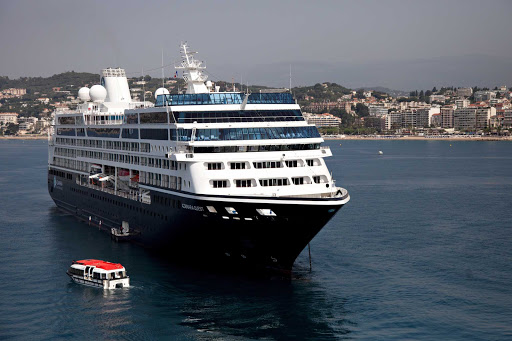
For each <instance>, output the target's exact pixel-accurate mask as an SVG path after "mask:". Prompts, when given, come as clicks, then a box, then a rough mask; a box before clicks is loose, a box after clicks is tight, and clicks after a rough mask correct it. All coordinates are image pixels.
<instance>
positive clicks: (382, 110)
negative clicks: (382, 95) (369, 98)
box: [368, 105, 388, 117]
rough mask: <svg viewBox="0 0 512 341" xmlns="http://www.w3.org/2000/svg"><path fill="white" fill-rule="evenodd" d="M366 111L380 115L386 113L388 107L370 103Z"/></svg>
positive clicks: (372, 114) (373, 114)
mask: <svg viewBox="0 0 512 341" xmlns="http://www.w3.org/2000/svg"><path fill="white" fill-rule="evenodd" d="M368 111H369V113H370V116H376V117H381V116H384V115H387V114H388V108H385V107H383V106H377V105H370V106H369V107H368Z"/></svg>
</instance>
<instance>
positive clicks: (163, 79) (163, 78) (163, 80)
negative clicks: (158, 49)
mask: <svg viewBox="0 0 512 341" xmlns="http://www.w3.org/2000/svg"><path fill="white" fill-rule="evenodd" d="M164 82H165V77H164V49H163V48H162V88H165V86H164Z"/></svg>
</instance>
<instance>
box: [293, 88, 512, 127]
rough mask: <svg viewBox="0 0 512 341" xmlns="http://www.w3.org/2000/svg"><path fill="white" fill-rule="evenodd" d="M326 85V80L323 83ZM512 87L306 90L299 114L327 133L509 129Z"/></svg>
mask: <svg viewBox="0 0 512 341" xmlns="http://www.w3.org/2000/svg"><path fill="white" fill-rule="evenodd" d="M322 86H323V87H324V88H325V89H326V91H328V89H329V84H322ZM511 98H512V92H511V89H508V88H507V87H506V86H501V87H499V88H498V87H496V88H495V89H493V90H489V89H486V88H484V89H478V88H469V87H468V88H441V89H440V90H437V89H436V88H434V89H432V90H431V91H426V92H423V91H421V92H419V93H418V92H417V91H413V92H411V93H410V95H409V96H403V97H391V96H386V95H384V96H383V94H382V93H380V94H375V92H373V91H371V90H359V91H350V93H348V94H344V95H342V96H341V97H340V98H338V99H337V100H336V101H315V98H312V97H311V96H307V95H306V96H305V98H304V99H306V100H308V101H309V103H305V105H304V107H303V109H304V111H305V112H304V116H305V117H306V118H307V120H308V121H309V122H310V123H313V124H315V125H316V126H317V127H319V128H321V129H322V130H323V131H324V132H328V133H331V134H335V133H345V134H354V133H355V134H358V133H359V134H360V133H363V134H388V135H419V136H424V135H449V134H466V135H474V134H479V135H482V134H484V135H510V132H511V131H512V105H511Z"/></svg>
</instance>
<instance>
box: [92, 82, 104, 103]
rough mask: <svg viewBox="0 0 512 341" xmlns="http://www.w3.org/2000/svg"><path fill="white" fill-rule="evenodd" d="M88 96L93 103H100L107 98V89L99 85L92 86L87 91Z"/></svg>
mask: <svg viewBox="0 0 512 341" xmlns="http://www.w3.org/2000/svg"><path fill="white" fill-rule="evenodd" d="M89 96H90V97H91V100H92V101H93V102H96V103H101V102H103V101H105V98H107V89H105V88H104V87H103V86H101V85H93V86H92V87H91V90H89Z"/></svg>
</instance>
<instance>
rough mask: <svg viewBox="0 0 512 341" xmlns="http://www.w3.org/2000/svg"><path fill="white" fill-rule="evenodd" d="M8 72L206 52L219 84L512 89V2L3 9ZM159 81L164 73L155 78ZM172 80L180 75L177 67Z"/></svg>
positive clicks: (131, 65) (20, 4) (3, 56)
mask: <svg viewBox="0 0 512 341" xmlns="http://www.w3.org/2000/svg"><path fill="white" fill-rule="evenodd" d="M0 32H1V33H0V46H1V50H0V51H1V52H0V75H7V76H9V77H19V76H49V75H52V74H55V73H60V72H63V71H70V70H75V71H88V72H96V73H97V72H99V70H100V69H101V68H104V67H108V66H120V67H124V68H125V69H126V70H127V72H128V73H129V74H131V75H139V74H140V72H141V70H142V68H144V69H146V70H148V69H152V68H155V67H158V66H160V65H161V54H162V49H163V51H164V58H165V61H164V63H165V64H169V63H172V62H173V61H174V60H179V53H178V52H179V43H180V41H188V43H189V45H190V46H191V47H192V48H193V49H194V50H195V51H199V54H198V58H199V59H201V60H204V61H205V63H206V66H207V67H208V69H207V71H208V72H209V74H210V79H212V80H214V81H215V80H217V79H222V80H231V78H235V80H237V81H240V77H243V79H244V83H245V82H246V81H248V82H249V83H251V84H255V83H258V84H262V85H271V86H287V85H288V78H289V76H288V74H289V65H290V64H291V65H292V73H293V77H292V78H293V84H294V85H309V84H314V83H315V82H320V81H331V82H336V83H339V84H342V85H345V86H348V87H359V86H387V87H391V88H396V89H403V90H409V89H415V88H425V89H426V88H432V87H433V86H434V85H436V86H438V87H439V86H442V85H454V86H465V85H479V86H485V85H487V86H490V85H492V86H495V85H501V84H507V85H508V86H512V1H506V0H504V1H497V0H496V1H483V0H482V1H472V0H464V1H462V0H459V1H455V0H444V1H437V0H435V1H434V0H423V1H412V0H404V1H385V0H380V1H361V0H358V1H300V0H297V1H277V0H274V1H266V0H252V1H241V0H239V1H216V0H210V1H190V0H189V1H170V0H167V1H132V0H124V1H91V0H89V1H83V0H82V1H72V0H62V1H60V0H59V1H57V0H49V1H48V0H45V1H24V0H16V1H12V0H0ZM148 73H149V74H151V75H152V76H159V75H160V74H161V71H159V70H156V71H152V72H148ZM165 73H166V76H170V75H171V74H172V73H174V71H173V70H171V68H170V67H168V68H166V70H165Z"/></svg>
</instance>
